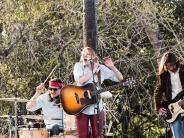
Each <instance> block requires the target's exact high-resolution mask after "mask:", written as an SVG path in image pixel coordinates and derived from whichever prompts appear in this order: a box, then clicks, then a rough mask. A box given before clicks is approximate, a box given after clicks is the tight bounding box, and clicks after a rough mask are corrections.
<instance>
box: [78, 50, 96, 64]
mask: <svg viewBox="0 0 184 138" xmlns="http://www.w3.org/2000/svg"><path fill="white" fill-rule="evenodd" d="M86 50H87V51H89V52H90V53H91V59H95V58H97V59H98V57H97V55H96V53H95V51H94V50H93V49H92V48H91V47H84V48H83V49H82V52H81V57H80V62H82V61H83V55H84V53H85V51H86Z"/></svg>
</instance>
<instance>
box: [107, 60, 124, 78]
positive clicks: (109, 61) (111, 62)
mask: <svg viewBox="0 0 184 138" xmlns="http://www.w3.org/2000/svg"><path fill="white" fill-rule="evenodd" d="M104 64H105V65H106V66H107V67H108V68H110V69H111V70H112V71H113V72H114V74H115V75H116V78H117V79H118V80H119V81H122V80H123V79H124V78H123V75H122V73H121V72H120V71H119V70H118V69H117V68H116V67H115V66H114V63H113V61H112V60H111V58H109V57H105V58H104Z"/></svg>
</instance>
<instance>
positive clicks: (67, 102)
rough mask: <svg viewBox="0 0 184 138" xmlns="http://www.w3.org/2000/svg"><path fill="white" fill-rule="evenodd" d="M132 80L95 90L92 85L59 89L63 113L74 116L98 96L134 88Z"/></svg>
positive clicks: (95, 100) (92, 102)
mask: <svg viewBox="0 0 184 138" xmlns="http://www.w3.org/2000/svg"><path fill="white" fill-rule="evenodd" d="M134 84H135V80H134V79H133V78H129V79H126V80H125V81H123V82H120V83H118V84H116V85H113V86H109V87H106V88H103V89H100V90H97V89H96V87H95V85H94V84H93V83H88V84H86V85H85V86H75V85H66V86H65V87H63V88H62V89H61V92H60V100H61V103H62V106H63V109H64V111H65V112H66V113H67V114H69V115H76V114H78V113H80V112H81V111H83V110H84V109H85V108H87V107H88V106H89V105H91V104H95V103H96V102H97V101H98V97H99V94H100V93H102V92H104V91H107V90H112V89H114V88H118V87H121V86H128V87H130V86H134Z"/></svg>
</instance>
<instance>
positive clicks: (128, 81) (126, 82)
mask: <svg viewBox="0 0 184 138" xmlns="http://www.w3.org/2000/svg"><path fill="white" fill-rule="evenodd" d="M135 84H136V80H135V79H134V78H133V77H130V78H127V79H125V80H124V81H123V85H124V86H127V87H130V88H132V87H135Z"/></svg>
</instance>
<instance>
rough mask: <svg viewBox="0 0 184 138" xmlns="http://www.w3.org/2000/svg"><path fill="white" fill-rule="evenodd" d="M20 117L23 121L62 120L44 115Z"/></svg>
mask: <svg viewBox="0 0 184 138" xmlns="http://www.w3.org/2000/svg"><path fill="white" fill-rule="evenodd" d="M21 117H22V118H25V119H35V120H44V119H50V120H62V119H61V118H52V117H48V116H44V115H21Z"/></svg>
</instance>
